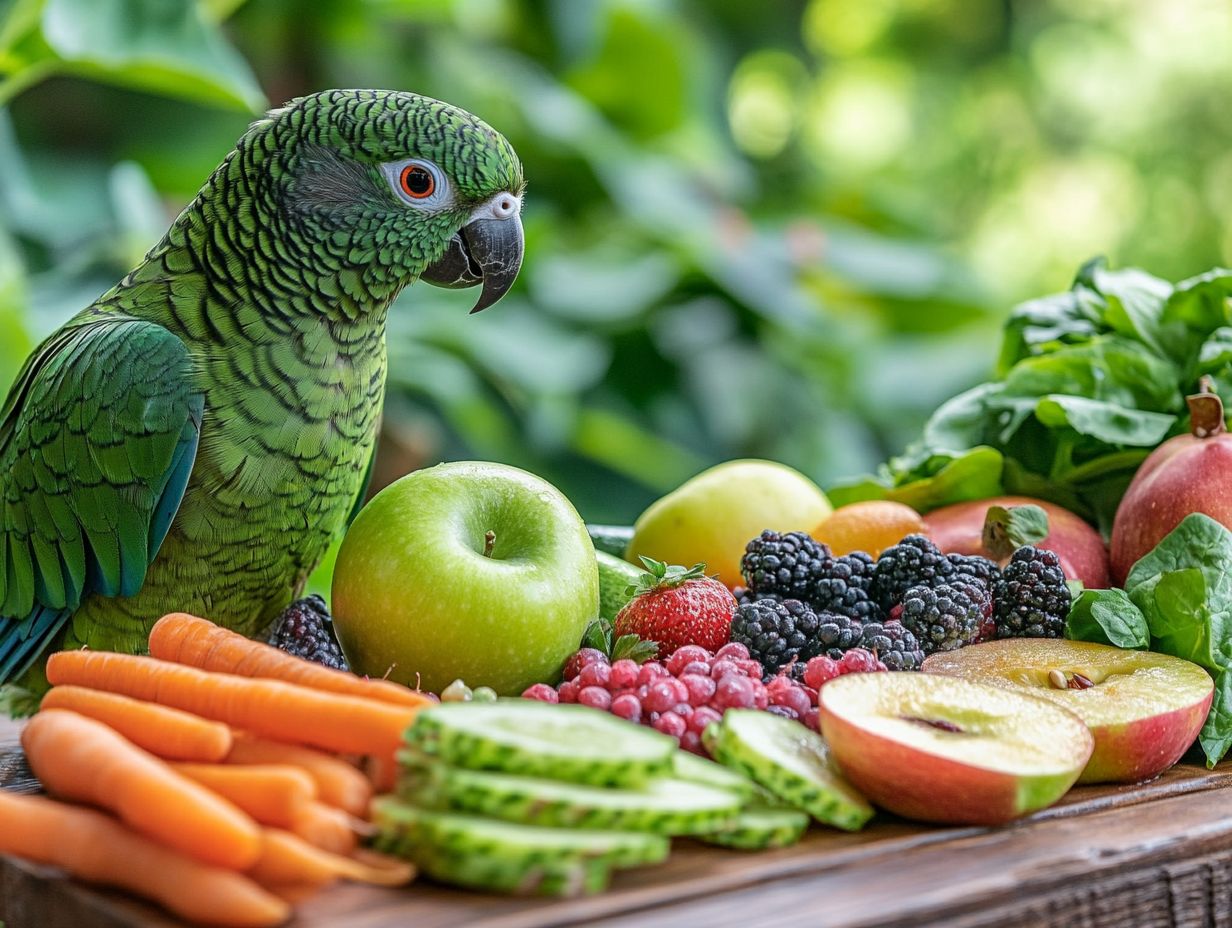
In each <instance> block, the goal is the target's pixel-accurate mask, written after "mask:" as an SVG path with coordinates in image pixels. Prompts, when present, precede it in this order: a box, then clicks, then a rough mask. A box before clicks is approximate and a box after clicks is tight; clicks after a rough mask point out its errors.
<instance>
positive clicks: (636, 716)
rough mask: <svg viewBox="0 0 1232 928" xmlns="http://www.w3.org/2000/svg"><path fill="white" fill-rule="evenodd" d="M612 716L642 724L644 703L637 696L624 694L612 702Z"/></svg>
mask: <svg viewBox="0 0 1232 928" xmlns="http://www.w3.org/2000/svg"><path fill="white" fill-rule="evenodd" d="M611 712H612V715H618V716H620V717H621V718H622V719H628V720H629V721H630V722H640V721H641V719H642V703H641V701H640V700H639V699H638V698H637V697H636V696H631V695H630V694H628V693H623V694H621V695H620V696H617V697H616V698H615V699H613V700H612V705H611Z"/></svg>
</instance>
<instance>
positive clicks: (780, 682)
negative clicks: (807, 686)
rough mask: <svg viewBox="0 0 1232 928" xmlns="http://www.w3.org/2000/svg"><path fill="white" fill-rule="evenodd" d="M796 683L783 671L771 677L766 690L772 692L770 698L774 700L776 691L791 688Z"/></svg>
mask: <svg viewBox="0 0 1232 928" xmlns="http://www.w3.org/2000/svg"><path fill="white" fill-rule="evenodd" d="M795 685H796V683H795V681H794V680H792V678H791V677H789V676H787V674H785V673H781V674H779V675H778V676H776V677H773V678H771V680H770V682H769V683H767V684H766V692H768V693H769V694H770V698H771V700H773V698H774V694H775V693H781V692H783V691H785V690H789V689H791V688H792V687H793V686H795Z"/></svg>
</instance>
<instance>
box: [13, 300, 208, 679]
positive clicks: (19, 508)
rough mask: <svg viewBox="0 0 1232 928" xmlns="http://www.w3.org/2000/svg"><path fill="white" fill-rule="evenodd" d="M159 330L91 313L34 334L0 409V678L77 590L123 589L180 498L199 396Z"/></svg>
mask: <svg viewBox="0 0 1232 928" xmlns="http://www.w3.org/2000/svg"><path fill="white" fill-rule="evenodd" d="M191 375H192V360H191V358H190V356H189V354H188V349H187V348H186V346H185V345H184V343H183V342H182V341H180V339H179V338H177V337H176V336H175V335H173V334H172V333H171V332H169V331H168V330H167V329H165V328H163V327H162V326H159V325H156V324H154V323H150V322H144V321H142V320H138V319H133V318H131V317H128V316H118V315H111V314H107V315H101V314H100V315H92V316H87V317H85V318H83V319H82V320H81V321H77V322H74V323H71V324H70V325H68V326H66V327H65V328H63V329H61V330H60V331H59V332H57V333H55V334H54V335H52V336H51V337H50V338H49V339H48V340H47V341H46V342H44V343H43V344H42V345H41V346H39V348H38V349H37V350H36V351H35V352H34V354H33V355H32V356H31V358H30V360H29V361H27V362H26V366H25V368H24V369H23V370H22V372H21V373H20V374H19V375H18V379H17V382H16V383H15V384H14V385H13V387H12V389H11V390H10V392H9V396H8V400H7V401H6V402H5V404H4V406H3V408H0V683H2V682H5V681H8V680H11V679H12V678H13V677H14V676H16V675H17V674H18V673H20V672H21V671H22V670H23V669H24V667H25V665H26V664H28V663H29V661H31V660H33V659H34V657H35V656H37V654H38V653H39V651H40V650H41V649H42V646H43V644H45V643H46V642H47V640H48V639H49V638H51V636H53V635H54V634H55V633H56V632H57V631H58V630H59V628H60V626H62V625H63V624H64V621H65V620H66V619H67V618H68V616H69V615H71V614H72V612H73V610H74V609H76V608H77V606H78V605H79V604H80V603H81V599H82V597H83V596H84V595H86V594H88V593H95V592H97V593H101V594H103V595H105V596H132V595H133V594H134V593H136V592H137V591H138V590H140V589H141V585H142V584H143V583H144V582H145V575H146V570H147V568H148V567H149V565H150V563H151V562H152V561H153V560H154V557H155V555H157V554H158V549H159V547H160V546H161V545H162V542H163V539H164V538H165V537H166V535H167V531H168V529H169V528H170V526H171V520H172V519H173V518H174V517H175V513H176V510H178V509H179V506H180V502H181V500H182V499H183V497H184V488H185V486H186V485H187V484H188V476H189V474H190V473H191V471H192V466H193V461H194V459H195V458H196V453H197V442H198V439H199V437H200V434H201V414H202V409H203V406H204V396H203V395H202V394H201V393H200V392H199V391H198V390H197V389H196V388H195V386H194V382H193V378H192V376H191Z"/></svg>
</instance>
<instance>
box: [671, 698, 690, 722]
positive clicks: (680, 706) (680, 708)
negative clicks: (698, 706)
mask: <svg viewBox="0 0 1232 928" xmlns="http://www.w3.org/2000/svg"><path fill="white" fill-rule="evenodd" d="M672 711H673V712H675V713H676V714H677V715H679V716H683V717H684V718H686V719H687V718H688V717H689V716H690V715H692V714H693V707H692V706H690V705H689V704H688V703H687V702H678V703H676V705H674V706H672Z"/></svg>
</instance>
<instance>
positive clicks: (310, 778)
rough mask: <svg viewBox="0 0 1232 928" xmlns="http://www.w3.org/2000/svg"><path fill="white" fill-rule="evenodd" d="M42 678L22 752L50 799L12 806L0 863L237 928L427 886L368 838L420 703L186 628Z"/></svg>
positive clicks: (181, 622) (165, 627) (226, 635)
mask: <svg viewBox="0 0 1232 928" xmlns="http://www.w3.org/2000/svg"><path fill="white" fill-rule="evenodd" d="M47 677H48V679H49V680H50V682H51V683H52V684H53V688H52V690H51V691H50V692H49V693H48V694H47V696H46V697H45V698H44V699H43V703H42V706H41V708H40V711H39V713H38V714H37V715H36V716H35V717H34V718H33V719H31V720H30V722H29V723H28V724H27V725H26V727H25V729H24V730H23V732H22V739H21V740H22V747H23V748H24V750H25V753H26V758H27V760H28V762H29V764H30V767H31V769H32V770H33V771H34V773H35V775H36V776H37V777H38V778H39V780H40V781H41V782H42V784H43V786H44V788H45V789H46V790H47V792H48V793H49V794H50V797H51V798H45V797H41V796H18V795H13V794H7V793H3V792H0V853H5V854H14V855H17V856H19V857H25V858H28V859H30V860H34V861H37V862H40V863H45V864H50V865H53V866H57V867H61V868H63V869H64V870H66V871H68V872H69V873H70V874H73V875H74V876H79V877H81V878H83V879H86V880H91V881H94V882H98V883H102V884H106V885H110V886H117V887H120V888H123V889H127V890H129V891H131V892H133V893H136V894H137V895H140V896H144V897H146V898H148V899H151V900H153V901H155V902H157V903H159V904H161V905H162V906H164V907H165V908H166V909H168V910H169V911H171V912H173V913H174V914H176V915H178V916H180V917H181V918H185V919H188V920H191V921H195V922H200V923H205V924H215V925H226V926H236V928H246V926H251V928H262V926H272V925H278V924H281V923H282V922H284V921H286V920H287V919H288V918H289V917H290V915H291V903H292V902H293V901H295V900H298V899H300V898H303V897H304V896H305V895H307V894H308V893H309V892H311V891H312V890H314V889H315V888H317V887H320V886H322V885H324V884H326V883H329V882H332V881H334V880H339V879H345V880H355V881H361V882H368V883H374V884H379V885H389V886H394V885H401V884H404V883H406V882H409V881H410V880H411V878H412V877H413V876H414V872H413V870H412V868H411V867H410V866H409V865H408V864H406V863H404V862H402V861H398V860H394V859H391V858H386V857H383V856H381V855H377V854H373V853H371V852H368V851H364V850H361V849H359V848H358V836H359V835H360V834H362V833H363V832H364V831H365V829H366V828H367V823H366V822H365V821H364V816H365V815H366V813H367V808H368V803H369V800H370V799H371V797H372V794H373V791H374V787H376V788H381V787H384V786H386V785H388V784H382V783H375V784H374V782H373V779H372V776H373V774H372V773H371V771H377V772H378V773H377V774H376V775H377V776H378V778H379V777H384V776H386V775H387V773H388V771H390V770H392V769H393V764H392V758H393V754H394V751H395V750H396V749H397V746H398V744H399V742H400V741H401V737H402V732H403V730H404V729H405V728H406V726H407V725H409V724H410V722H411V720H412V719H413V718H414V716H415V713H416V711H418V709H419V708H420V707H421V706H424V705H427V704H429V702H430V700H429V699H428V698H427V697H425V696H424V695H422V694H420V693H418V692H416V691H414V690H411V689H408V688H407V687H404V686H400V685H398V684H395V683H390V682H387V681H383V680H368V679H364V678H360V677H356V676H354V675H352V674H349V673H345V672H342V671H338V670H331V669H329V668H326V667H322V666H320V665H318V664H314V663H312V662H310V661H305V660H301V659H299V658H296V657H292V656H290V655H288V654H286V653H284V652H283V651H280V650H278V649H277V648H273V647H270V646H269V645H266V644H261V643H259V642H255V641H250V640H249V639H247V638H244V637H243V636H242V635H237V634H235V633H234V632H230V631H227V630H226V629H223V628H220V627H218V626H217V625H214V624H213V623H211V622H208V621H206V620H205V619H199V618H196V617H195V616H190V615H186V614H184V613H174V614H172V615H168V616H164V617H163V618H162V619H160V620H159V621H158V623H157V624H156V625H155V626H154V628H153V631H152V632H151V635H150V656H149V657H138V656H133V655H127V654H111V653H105V652H98V651H62V652H60V653H58V654H53V655H52V656H51V658H50V659H49V661H48V663H47ZM365 758H366V759H368V761H369V762H370V763H369V768H368V769H369V771H370V773H369V774H368V775H365V773H363V772H361V770H360V767H359V766H357V764H358V763H359V762H360V761H362V760H363V759H365Z"/></svg>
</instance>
